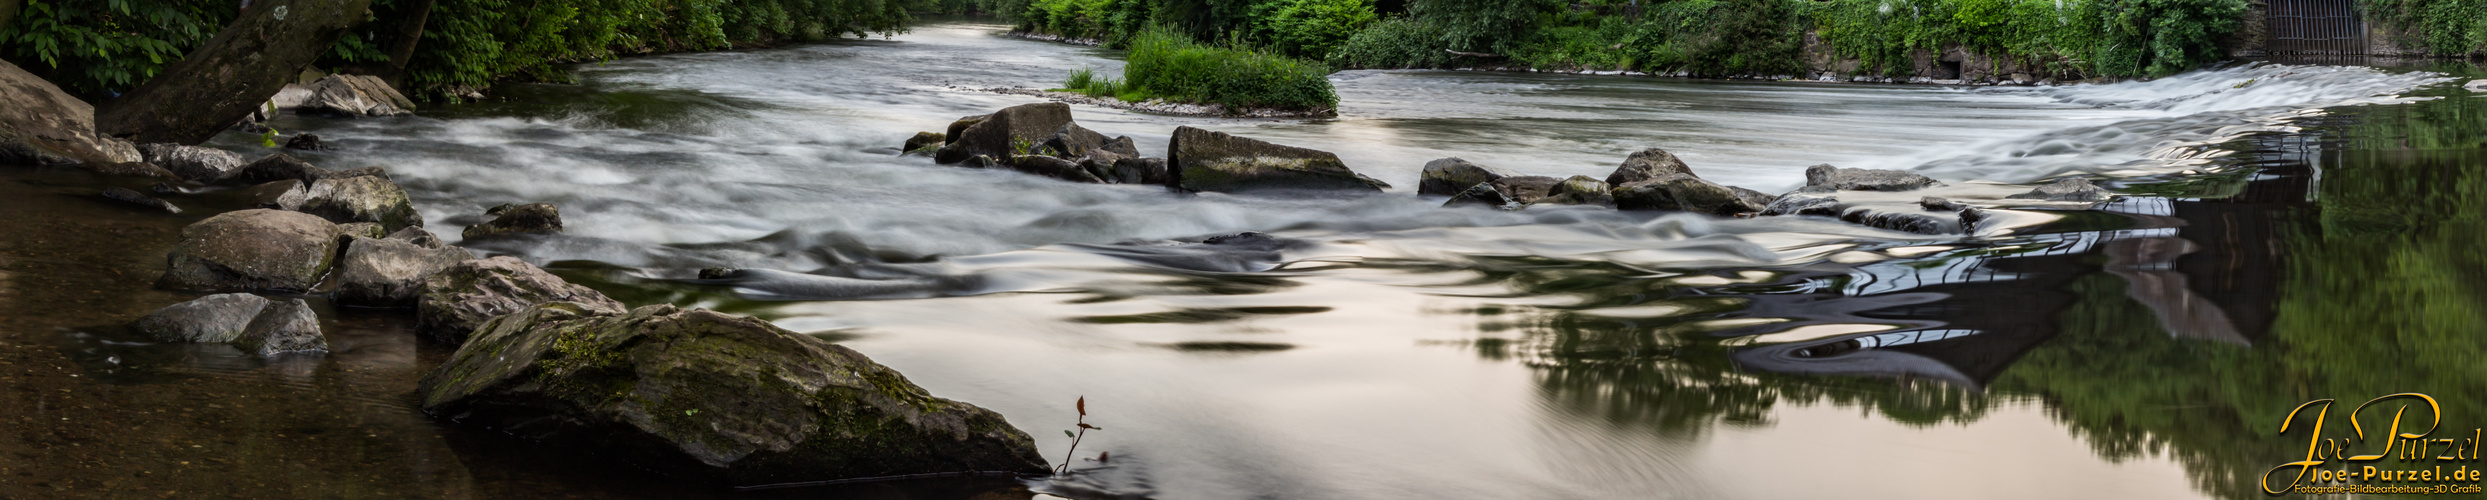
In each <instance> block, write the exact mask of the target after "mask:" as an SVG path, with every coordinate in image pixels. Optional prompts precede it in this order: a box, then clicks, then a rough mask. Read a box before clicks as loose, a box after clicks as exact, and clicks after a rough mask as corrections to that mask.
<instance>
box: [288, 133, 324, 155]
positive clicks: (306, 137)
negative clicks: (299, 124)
mask: <svg viewBox="0 0 2487 500" xmlns="http://www.w3.org/2000/svg"><path fill="white" fill-rule="evenodd" d="M285 149H294V150H302V151H326V150H328V144H327V143H324V142H320V136H319V134H313V133H308V132H305V133H300V134H294V138H292V139H286V140H285Z"/></svg>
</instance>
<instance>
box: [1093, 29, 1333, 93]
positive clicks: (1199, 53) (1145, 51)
mask: <svg viewBox="0 0 2487 500" xmlns="http://www.w3.org/2000/svg"><path fill="white" fill-rule="evenodd" d="M1129 45H1130V46H1131V53H1130V55H1129V56H1128V59H1129V62H1128V63H1127V64H1125V65H1124V66H1123V79H1122V80H1119V81H1118V80H1114V79H1112V78H1109V77H1100V76H1097V75H1096V74H1095V72H1093V71H1091V70H1087V69H1081V70H1077V71H1073V72H1071V78H1069V79H1068V80H1066V81H1064V82H1063V86H1064V87H1066V88H1068V89H1070V90H1072V91H1074V92H1080V93H1084V94H1088V95H1093V96H1098V97H1112V98H1117V99H1122V100H1125V101H1141V100H1146V99H1151V98H1162V99H1166V100H1169V101H1176V102H1188V103H1199V104H1221V105H1225V106H1227V107H1228V108H1232V109H1278V110H1297V111H1301V110H1323V109H1333V108H1337V107H1338V94H1337V92H1336V91H1335V90H1334V89H1332V88H1331V86H1330V78H1329V75H1330V68H1329V67H1328V66H1325V65H1322V64H1321V63H1317V62H1312V61H1307V60H1302V59H1296V58H1291V57H1286V56H1283V55H1278V54H1271V53H1266V52H1258V51H1253V50H1246V49H1237V48H1228V47H1216V46H1210V45H1207V44H1202V43H1199V42H1194V41H1192V40H1191V39H1190V38H1189V37H1186V36H1184V35H1182V34H1180V33H1176V32H1174V31H1173V30H1171V29H1165V28H1157V29H1150V30H1146V31H1142V32H1140V33H1139V34H1138V35H1135V36H1133V37H1132V38H1131V41H1130V42H1129Z"/></svg>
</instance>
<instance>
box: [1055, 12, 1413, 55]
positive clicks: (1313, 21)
mask: <svg viewBox="0 0 2487 500" xmlns="http://www.w3.org/2000/svg"><path fill="white" fill-rule="evenodd" d="M1022 1H1024V2H1026V3H1025V4H1024V7H1023V8H1021V12H1022V14H1020V15H1019V16H1018V17H1017V18H1016V19H1017V20H1018V29H1020V30H1022V31H1028V32H1035V33H1045V34H1051V35H1057V36H1065V37H1071V38H1082V39H1093V40H1098V41H1101V42H1103V43H1104V44H1105V45H1106V46H1108V47H1127V46H1129V45H1130V42H1131V40H1132V38H1133V37H1134V36H1137V35H1138V34H1140V33H1141V32H1142V31H1146V30H1147V29H1149V27H1151V26H1161V25H1162V26H1170V27H1173V28H1174V29H1176V30H1178V31H1180V32H1182V33H1186V34H1188V35H1190V37H1191V38H1192V39H1194V40H1207V41H1214V42H1217V43H1223V44H1227V45H1234V46H1244V47H1255V48H1258V49H1261V50H1266V51H1269V52H1274V53H1277V54H1279V55H1285V56H1291V57H1299V58H1306V59H1315V60H1319V59H1323V58H1327V57H1329V56H1330V55H1331V54H1332V53H1333V52H1336V51H1337V50H1338V47H1339V45H1341V44H1343V43H1345V42H1346V41H1347V37H1348V36H1349V35H1352V34H1355V33H1356V32H1357V31H1358V30H1359V29H1362V28H1363V27H1364V26H1365V25H1367V24H1371V23H1372V22H1373V21H1374V19H1376V18H1378V17H1379V15H1378V14H1376V13H1375V11H1374V7H1373V1H1372V0H1252V1H1240V2H1226V1H1203V0H1022Z"/></svg>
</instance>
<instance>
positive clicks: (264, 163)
mask: <svg viewBox="0 0 2487 500" xmlns="http://www.w3.org/2000/svg"><path fill="white" fill-rule="evenodd" d="M326 177H328V171H327V170H323V169H321V168H319V167H315V166H312V165H311V164H310V163H309V162H305V161H302V160H296V159H294V157H291V156H286V155H283V154H272V155H268V156H266V157H264V158H260V159H259V160H258V161H253V162H250V164H249V165H243V166H242V168H237V169H233V171H230V172H225V175H224V176H223V177H218V178H216V183H218V184H229V185H256V184H266V183H270V182H276V181H283V180H294V181H302V183H303V185H310V184H312V183H315V182H318V181H319V180H320V179H322V178H326Z"/></svg>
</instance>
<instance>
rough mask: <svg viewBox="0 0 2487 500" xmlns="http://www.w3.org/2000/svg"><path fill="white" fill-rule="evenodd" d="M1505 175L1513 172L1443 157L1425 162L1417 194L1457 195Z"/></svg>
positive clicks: (1417, 182) (1417, 185) (1509, 175)
mask: <svg viewBox="0 0 2487 500" xmlns="http://www.w3.org/2000/svg"><path fill="white" fill-rule="evenodd" d="M1504 177H1511V173H1509V172H1504V171H1502V170H1500V169H1496V168H1493V167H1488V166H1484V165H1478V164H1476V163H1472V162H1469V161H1468V160H1462V159H1459V158H1443V159H1440V160H1434V161H1430V162H1425V171H1424V173H1423V174H1421V175H1419V176H1418V179H1417V181H1416V194H1419V195H1426V196H1457V195H1459V193H1460V192H1461V191H1467V190H1468V188H1471V187H1476V185H1478V184H1482V183H1486V182H1493V180H1495V179H1501V178H1504Z"/></svg>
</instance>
